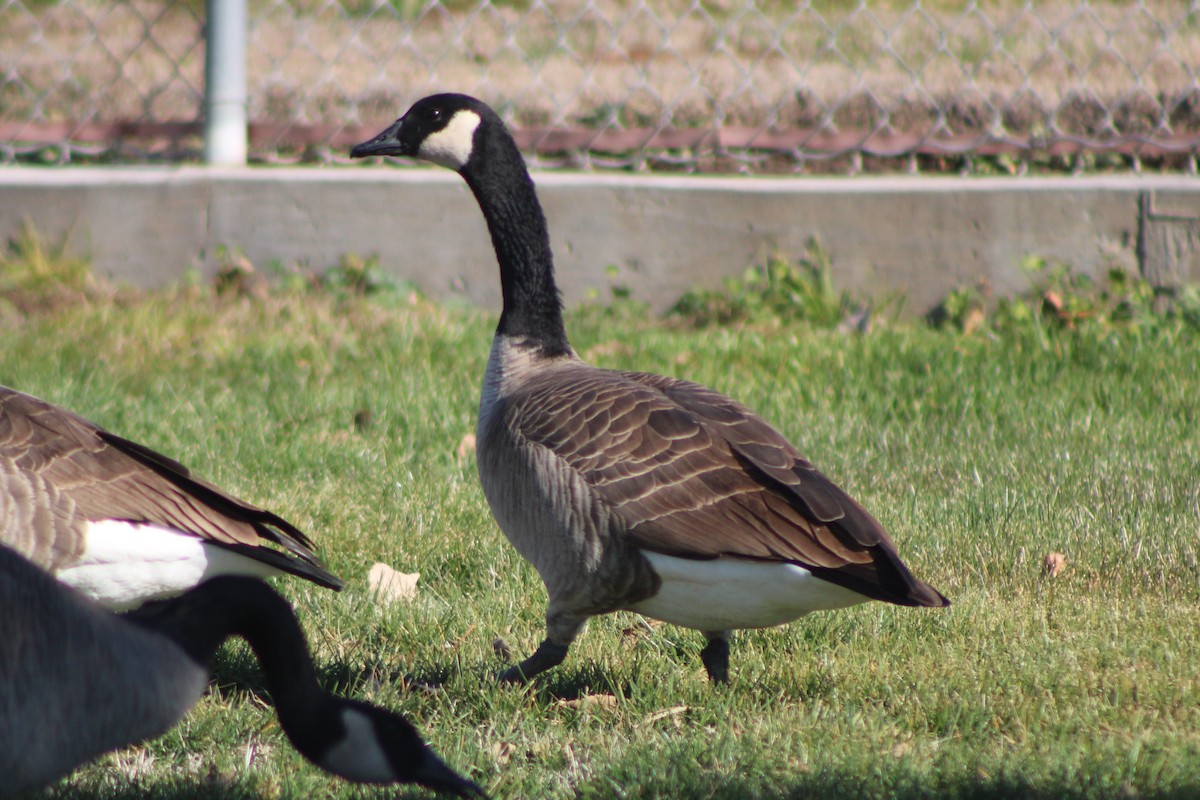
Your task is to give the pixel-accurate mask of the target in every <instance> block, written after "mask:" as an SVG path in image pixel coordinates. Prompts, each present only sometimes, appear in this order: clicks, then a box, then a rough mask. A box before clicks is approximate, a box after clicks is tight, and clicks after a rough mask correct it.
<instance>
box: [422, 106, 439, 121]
mask: <svg viewBox="0 0 1200 800" xmlns="http://www.w3.org/2000/svg"><path fill="white" fill-rule="evenodd" d="M425 117H426V118H427V119H428V120H429V121H430V122H437V121H438V120H439V119H441V118H442V110H441V109H440V108H431V109H429V110H428V111H426V112H425Z"/></svg>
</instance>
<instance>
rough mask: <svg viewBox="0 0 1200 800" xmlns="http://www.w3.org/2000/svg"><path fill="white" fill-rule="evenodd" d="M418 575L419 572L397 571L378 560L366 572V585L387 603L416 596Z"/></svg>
mask: <svg viewBox="0 0 1200 800" xmlns="http://www.w3.org/2000/svg"><path fill="white" fill-rule="evenodd" d="M420 577H421V573H419V572H397V571H396V570H394V569H392V568H391V567H389V566H388V565H387V564H384V563H382V562H378V563H376V564H375V565H374V566H372V567H371V571H370V572H368V573H367V585H368V586H370V587H371V591H373V592H375V593H376V594H377V595H378V597H379V599H380V600H383V601H386V602H389V603H394V602H396V601H397V600H403V601H408V600H412V599H413V598H414V597H416V596H417V579H419V578H420Z"/></svg>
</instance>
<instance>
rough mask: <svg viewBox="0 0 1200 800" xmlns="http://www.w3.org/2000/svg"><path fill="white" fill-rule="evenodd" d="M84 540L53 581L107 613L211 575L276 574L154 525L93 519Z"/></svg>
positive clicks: (166, 594)
mask: <svg viewBox="0 0 1200 800" xmlns="http://www.w3.org/2000/svg"><path fill="white" fill-rule="evenodd" d="M85 541H86V542H87V545H86V549H85V550H84V553H83V555H82V556H81V557H80V559H79V560H78V561H76V562H75V563H73V564H71V565H70V566H67V567H64V568H63V569H61V570H59V571H58V574H57V576H56V577H57V578H58V579H59V580H60V581H62V582H63V583H65V584H67V585H68V586H73V587H75V588H76V589H78V590H79V591H81V592H83V593H84V594H85V595H87V596H88V597H91V598H93V599H94V600H96V601H97V602H98V603H100V604H101V605H102V606H104V607H105V608H108V609H109V610H111V611H128V610H129V609H131V608H137V607H138V606H140V605H141V604H142V603H146V602H149V601H151V600H161V599H163V598H165V597H173V596H174V595H177V594H181V593H182V592H186V591H187V590H188V589H191V588H192V587H194V586H196V585H197V584H199V583H201V582H203V581H205V580H207V579H208V578H212V577H214V576H216V575H250V576H253V577H260V578H266V577H270V576H272V575H279V574H281V573H280V571H279V570H277V569H275V568H274V567H270V566H267V565H266V564H263V563H262V562H260V561H255V560H254V559H252V558H246V557H245V556H241V555H238V554H237V553H232V552H230V551H228V550H225V549H224V548H221V547H217V546H214V545H212V544H209V543H208V542H206V541H205V540H203V539H201V538H199V537H198V536H193V535H191V534H187V533H181V532H179V531H175V530H171V529H170V528H160V527H158V526H156V525H143V524H138V523H133V522H125V521H123V520H115V519H106V520H97V521H94V522H90V523H88V528H87V533H86V538H85Z"/></svg>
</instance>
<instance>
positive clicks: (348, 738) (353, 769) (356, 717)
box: [318, 708, 398, 783]
mask: <svg viewBox="0 0 1200 800" xmlns="http://www.w3.org/2000/svg"><path fill="white" fill-rule="evenodd" d="M342 724H343V725H345V726H346V734H345V738H343V739H342V740H341V741H340V742H338V743H337V744H336V745H334V746H333V747H331V748H330V749H329V750H328V751H326V753H325V754H324V756H322V757H321V759H320V761H319V762H318V764H319V765H320V766H321V767H324V768H325V769H326V770H327V771H329V772H332V773H333V774H335V775H340V776H341V777H343V778H347V779H349V780H352V781H358V782H359V783H392V782H394V781H396V780H397V779H398V776H397V775H396V771H395V770H394V769H392V765H391V764H390V763H389V762H388V757H387V754H386V753H385V752H384V751H383V748H382V747H381V746H380V744H379V735H378V734H377V733H376V731H375V726H374V724H372V722H371V720H370V719H369V718H368V717H367V716H366V715H365V714H363V713H362V712H360V711H356V710H355V709H353V708H346V709H344V710H343V711H342Z"/></svg>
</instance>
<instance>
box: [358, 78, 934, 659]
mask: <svg viewBox="0 0 1200 800" xmlns="http://www.w3.org/2000/svg"><path fill="white" fill-rule="evenodd" d="M350 155H351V157H352V158H362V157H364V156H412V157H416V158H421V159H425V160H427V161H432V162H434V163H435V164H440V165H442V166H445V167H449V168H450V169H453V170H455V171H456V172H458V173H459V174H460V175H461V176H462V177H463V178H464V179H466V182H467V185H468V186H470V188H471V191H472V192H473V193H474V194H475V198H476V200H477V201H478V202H479V205H480V208H481V209H482V211H483V216H484V218H485V219H486V220H487V225H488V230H489V231H490V232H491V237H492V245H493V247H494V248H495V251H496V258H497V260H498V261H499V265H500V284H501V289H502V294H503V298H504V308H503V311H502V313H501V315H500V322H499V325H498V327H497V328H496V335H495V338H494V339H493V341H492V350H491V356H490V357H489V359H488V364H487V372H486V374H485V375H484V379H483V392H482V396H481V398H480V401H479V420H478V428H477V431H476V442H477V444H476V453H477V456H478V466H479V477H480V480H481V482H482V484H483V490H484V494H485V495H486V496H487V500H488V504H489V505H490V506H491V509H492V513H493V514H494V515H495V517H496V520H497V522H498V523H499V524H500V527H501V529H502V530H503V531H504V533H505V535H506V536H507V537H508V538H509V540H510V541H511V542H512V544H513V546H515V547H516V549H517V550H518V551H519V552H520V553H521V555H523V556H524V557H525V558H527V559H528V560H529V561H531V562H532V563H533V565H534V566H535V567H536V568H537V571H538V573H539V574H540V575H541V578H542V580H543V581H544V582H545V584H546V589H547V592H548V594H549V606H548V608H547V611H546V632H547V636H546V639H545V641H543V642H542V644H541V646H540V647H538V649H537V651H536V652H535V653H534V654H533V655H532V656H530V657H529V658H527V659H525V660H524V661H522V662H521V663H520V664H518V665H516V666H514V667H512V668H510V669H508V670H506V671H504V672H502V673H501V675H500V678H501V679H502V680H505V681H520V680H524V679H527V678H530V677H532V676H534V675H537V674H538V673H540V672H542V671H544V670H546V669H549V668H550V667H553V666H555V665H557V664H559V663H560V662H561V661H562V660H563V658H564V657H565V656H566V653H567V648H568V647H569V646H570V644H571V642H572V641H573V640H574V639H575V637H576V635H577V634H578V633H579V632H580V630H582V628H583V625H584V623H585V622H586V621H587V619H588V618H589V617H591V616H594V615H596V614H603V613H606V612H609V611H615V610H617V609H628V610H632V611H636V612H639V613H641V614H644V615H646V616H649V617H654V618H657V619H661V620H663V621H665V622H671V623H674V624H676V625H682V626H684V627H688V628H696V629H698V630H700V631H703V632H704V635H705V636H706V637H707V639H708V644H707V646H706V647H705V648H704V650H703V652H702V661H703V663H704V666H705V668H706V669H707V670H708V674H709V677H710V678H711V679H712V680H713V681H716V682H723V681H725V680H726V679H727V677H728V670H729V643H728V634H729V631H730V630H733V629H738V628H760V627H769V626H774V625H779V624H782V623H784V622H788V621H790V620H793V619H796V618H798V617H801V616H803V615H805V614H807V613H809V612H811V611H817V610H822V609H833V608H842V607H846V606H852V605H855V604H858V603H862V602H865V601H867V600H883V601H886V602H889V603H896V604H899V605H909V606H934V607H937V606H946V605H949V601H947V600H946V598H945V597H943V596H942V595H941V594H940V593H938V592H937V591H936V590H935V589H933V588H932V587H930V586H928V585H926V584H924V583H922V582H921V581H919V580H917V579H916V578H914V577H913V576H912V574H911V573H910V572H909V571H908V569H907V568H906V567H905V566H904V564H903V563H902V562H901V561H900V557H899V556H898V555H897V554H896V549H895V546H894V545H893V544H892V540H891V538H890V537H889V536H888V534H887V532H886V531H884V529H883V527H882V526H881V525H880V524H879V523H878V522H877V521H876V520H875V519H874V518H873V517H871V515H870V514H868V513H867V511H866V510H865V509H863V507H862V506H860V505H859V504H858V503H857V502H855V501H854V500H852V499H851V498H850V497H849V496H848V495H846V494H845V492H843V491H842V490H841V489H839V488H838V487H837V486H835V485H834V484H833V483H832V482H831V481H830V480H829V479H828V478H826V477H825V476H824V475H822V474H821V473H820V472H818V471H817V470H816V469H815V468H814V467H813V465H812V464H811V463H809V461H807V460H806V459H805V458H804V457H803V456H802V455H800V453H799V451H797V450H796V448H795V447H793V446H792V445H791V444H790V443H788V441H787V440H786V439H784V438H783V436H781V435H780V434H779V433H778V432H777V431H775V430H774V429H773V428H771V427H770V426H769V425H768V424H767V423H766V422H764V421H763V420H762V419H761V418H760V417H758V416H757V415H756V414H754V412H752V411H750V410H749V409H748V408H746V407H745V406H743V405H741V404H740V403H738V402H736V401H734V400H731V399H730V398H728V397H726V396H725V395H723V394H720V393H718V392H715V391H713V390H711V389H707V388H705V387H703V386H699V385H697V384H694V383H688V382H687V381H682V380H676V379H674V378H667V377H662V376H659V375H650V374H646V373H636V372H617V371H613V370H604V369H598V368H596V367H593V366H590V365H588V364H586V363H584V362H583V361H582V360H580V358H579V357H578V356H577V355H576V354H575V352H574V351H573V350H572V349H571V345H570V343H569V342H568V341H567V334H566V330H565V328H564V326H563V319H562V303H561V300H560V298H559V293H558V289H557V287H556V285H555V282H554V264H553V259H552V256H551V250H550V239H549V235H548V233H547V229H546V218H545V216H544V215H543V213H542V208H541V205H540V204H539V203H538V199H537V194H536V192H535V190H534V186H533V181H532V179H531V178H530V176H529V172H528V170H527V169H526V167H525V162H524V159H523V158H522V157H521V154H520V152H519V151H518V150H517V146H516V143H515V142H514V141H513V139H512V136H511V135H510V134H509V133H508V131H507V130H506V129H505V127H504V123H503V122H502V121H501V120H500V118H499V116H497V115H496V113H495V112H494V111H492V109H491V108H489V107H488V106H487V105H485V104H484V103H481V102H480V101H478V100H476V99H474V98H471V97H466V96H464V95H459V94H441V95H435V96H432V97H427V98H425V99H423V100H420V101H418V102H417V103H416V104H415V105H414V106H413V107H412V108H411V109H409V111H408V112H407V113H406V114H405V115H404V116H403V117H401V118H400V119H398V120H397V121H396V122H395V123H393V124H392V125H391V126H390V127H388V128H387V129H386V130H385V131H383V132H382V133H380V134H379V135H378V136H376V137H375V138H374V139H371V140H370V141H368V142H364V143H363V144H360V145H358V146H356V147H355V148H354V149H353V150H352V151H351V153H350Z"/></svg>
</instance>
